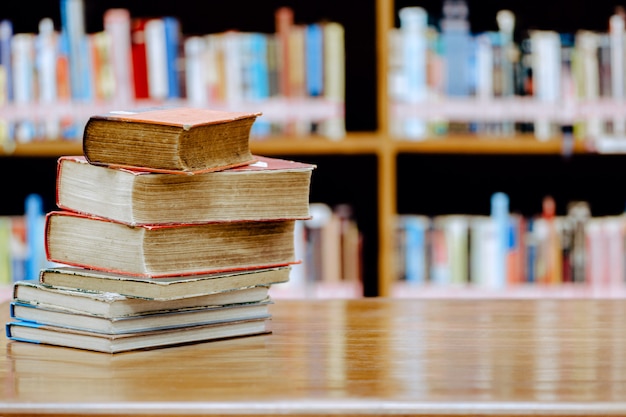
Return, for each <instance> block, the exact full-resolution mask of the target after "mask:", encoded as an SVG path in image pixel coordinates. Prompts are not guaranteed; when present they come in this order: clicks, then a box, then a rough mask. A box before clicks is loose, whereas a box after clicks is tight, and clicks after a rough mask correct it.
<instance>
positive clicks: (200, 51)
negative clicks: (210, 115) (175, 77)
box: [184, 36, 208, 107]
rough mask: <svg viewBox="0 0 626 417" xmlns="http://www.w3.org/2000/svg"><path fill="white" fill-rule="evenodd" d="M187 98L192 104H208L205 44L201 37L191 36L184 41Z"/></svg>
mask: <svg viewBox="0 0 626 417" xmlns="http://www.w3.org/2000/svg"><path fill="white" fill-rule="evenodd" d="M184 50H185V77H186V81H185V85H186V87H187V91H186V96H187V100H188V101H189V103H190V104H192V105H195V106H200V107H202V106H206V105H207V104H208V94H207V85H206V80H205V70H204V54H205V42H204V38H202V37H201V36H190V37H188V38H187V39H185V41H184Z"/></svg>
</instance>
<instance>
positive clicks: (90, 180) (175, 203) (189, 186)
mask: <svg viewBox="0 0 626 417" xmlns="http://www.w3.org/2000/svg"><path fill="white" fill-rule="evenodd" d="M256 159H258V162H256V163H254V164H250V165H245V166H243V167H237V168H231V169H227V170H224V171H218V172H210V173H205V174H200V175H170V174H161V173H147V172H145V171H136V170H131V169H122V168H120V169H118V168H108V167H103V166H97V165H92V164H89V163H87V161H86V159H85V158H84V157H82V156H62V157H60V158H59V160H58V164H57V185H56V204H57V206H58V207H59V208H61V209H64V210H69V211H75V212H79V213H84V214H91V215H95V216H99V217H104V218H107V219H111V220H115V221H118V222H122V223H127V224H129V225H141V224H159V223H181V222H183V223H200V222H207V221H231V220H239V221H240V220H277V219H307V218H309V217H310V213H309V187H310V182H311V175H312V171H313V169H314V168H315V166H314V165H311V164H306V163H302V162H295V161H290V160H284V159H278V158H269V157H263V156H258V157H256ZM260 184H262V185H263V186H259V185H260ZM235 190H236V192H235ZM155 203H156V204H155Z"/></svg>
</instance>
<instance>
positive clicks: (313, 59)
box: [305, 23, 324, 97]
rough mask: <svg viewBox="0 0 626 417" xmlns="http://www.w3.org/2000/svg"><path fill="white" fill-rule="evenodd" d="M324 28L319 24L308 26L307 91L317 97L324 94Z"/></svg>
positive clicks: (306, 54) (306, 43)
mask: <svg viewBox="0 0 626 417" xmlns="http://www.w3.org/2000/svg"><path fill="white" fill-rule="evenodd" d="M323 39H324V38H323V31H322V27H321V25H320V24H318V23H312V24H309V25H306V31H305V46H306V50H305V59H306V66H305V69H306V91H307V93H308V95H309V96H311V97H316V96H320V95H322V93H323V92H324V59H323V57H324V42H323Z"/></svg>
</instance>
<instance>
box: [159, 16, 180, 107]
mask: <svg viewBox="0 0 626 417" xmlns="http://www.w3.org/2000/svg"><path fill="white" fill-rule="evenodd" d="M163 24H164V27H165V52H166V54H165V55H166V68H167V98H168V99H172V100H174V99H178V98H180V97H181V92H180V71H179V61H180V57H179V51H180V45H181V33H180V22H179V21H178V19H177V18H175V17H172V16H165V17H163Z"/></svg>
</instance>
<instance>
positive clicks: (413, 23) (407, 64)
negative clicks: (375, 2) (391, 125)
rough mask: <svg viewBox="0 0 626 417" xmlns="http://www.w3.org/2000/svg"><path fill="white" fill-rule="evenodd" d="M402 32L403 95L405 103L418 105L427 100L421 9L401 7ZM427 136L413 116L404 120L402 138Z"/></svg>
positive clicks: (424, 20) (424, 21)
mask: <svg viewBox="0 0 626 417" xmlns="http://www.w3.org/2000/svg"><path fill="white" fill-rule="evenodd" d="M399 17H400V30H401V31H402V35H403V38H402V51H403V53H402V61H403V63H404V65H403V68H404V81H405V95H404V101H406V102H407V103H420V102H423V101H425V100H426V99H427V97H428V91H427V78H426V68H427V49H428V48H427V40H426V28H427V19H428V15H427V13H426V10H425V9H423V8H421V7H404V8H402V9H400V11H399ZM427 133H428V130H427V124H426V122H425V121H424V120H420V119H419V118H417V117H414V116H410V117H407V118H406V120H405V122H404V136H405V137H406V138H408V139H423V138H425V137H426V135H427Z"/></svg>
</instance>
